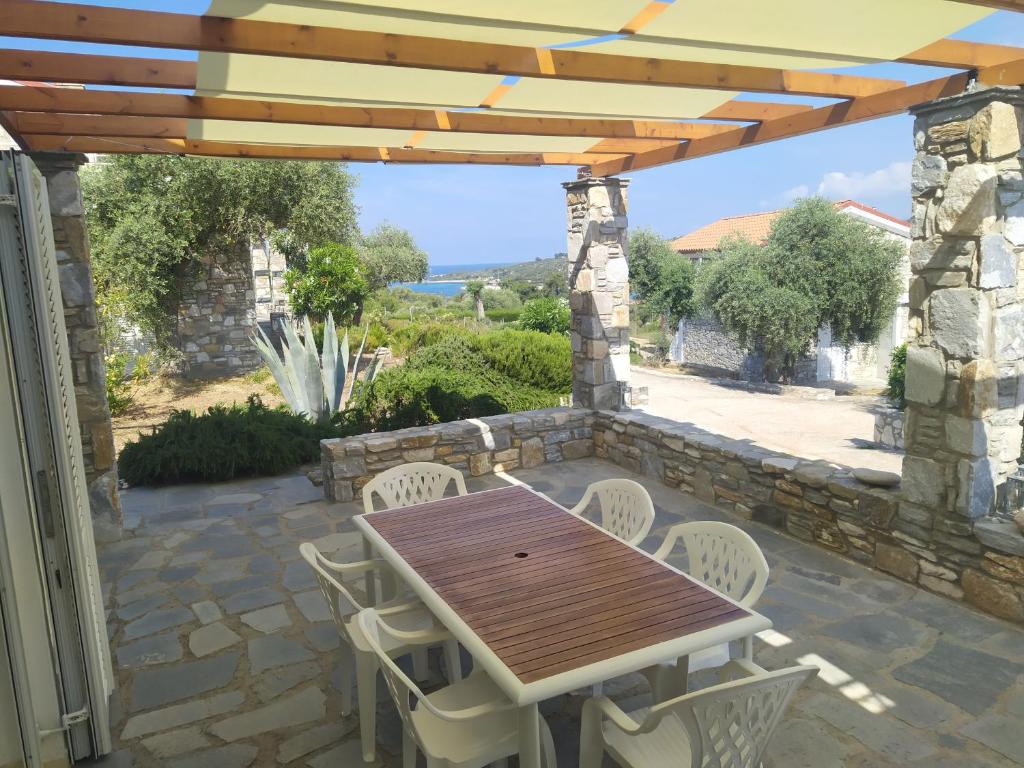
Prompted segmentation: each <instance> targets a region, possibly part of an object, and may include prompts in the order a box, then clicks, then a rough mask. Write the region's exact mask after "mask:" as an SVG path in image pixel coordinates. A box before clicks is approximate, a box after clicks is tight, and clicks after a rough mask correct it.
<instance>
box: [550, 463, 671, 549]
mask: <svg viewBox="0 0 1024 768" xmlns="http://www.w3.org/2000/svg"><path fill="white" fill-rule="evenodd" d="M594 496H597V501H598V503H599V504H600V506H601V527H602V528H604V529H605V530H606V531H608V533H610V534H612V535H613V536H618V537H619V538H620V539H622V540H623V541H625V542H626V543H627V544H633V545H634V546H635V545H637V544H639V543H640V542H641V541H643V540H644V538H645V537H646V536H647V534H648V533H649V532H650V530H651V526H652V525H654V502H653V501H651V496H650V494H649V493H647V489H646V488H644V487H643V486H642V485H640V483H638V482H636V481H634V480H624V479H619V480H600V481H598V482H596V483H591V484H590V485H589V486H588V487H587V491H586V493H584V494H583V498H582V499H580V503H579V504H577V505H576V506H575V507H573V508H572V509H570V510H569V511H570V512H572V513H573V514H574V515H581V514H583V512H584V511H586V509H587V507H588V506H590V501H591V499H593V498H594Z"/></svg>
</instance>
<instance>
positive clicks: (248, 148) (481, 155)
mask: <svg viewBox="0 0 1024 768" xmlns="http://www.w3.org/2000/svg"><path fill="white" fill-rule="evenodd" d="M25 140H26V141H27V142H28V145H29V147H30V148H31V149H32V150H35V151H54V152H95V153H99V154H165V155H166V154H172V155H198V156H201V157H233V158H243V159H258V160H325V161H339V162H352V163H378V162H392V163H421V164H430V163H456V164H458V163H464V164H470V165H536V166H539V165H591V164H592V163H595V162H597V161H599V160H605V159H608V158H609V157H612V156H610V155H595V154H589V153H570V152H532V153H505V154H500V153H487V152H437V151H433V150H426V149H403V148H399V147H395V148H391V147H306V146H301V147H298V146H279V145H274V144H232V143H229V142H220V141H197V140H192V139H158V138H150V137H117V138H107V137H102V136H45V135H26V136H25Z"/></svg>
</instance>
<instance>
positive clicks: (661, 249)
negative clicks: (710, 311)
mask: <svg viewBox="0 0 1024 768" xmlns="http://www.w3.org/2000/svg"><path fill="white" fill-rule="evenodd" d="M629 281H630V283H629V284H630V288H631V289H632V291H633V293H634V294H635V295H636V297H637V298H638V299H640V301H641V302H642V310H643V314H644V315H646V316H647V317H658V318H661V320H662V321H663V322H664V324H665V325H671V326H675V325H676V324H677V323H678V322H679V321H680V320H681V319H682V318H684V317H689V316H690V315H692V314H693V310H694V304H693V282H694V276H693V265H692V264H690V260H689V259H687V258H686V257H684V256H681V255H680V254H678V253H676V252H675V251H674V250H672V246H671V245H670V244H669V242H668V241H667V240H665V239H664V238H662V237H659V236H658V235H657V234H656V233H654V232H652V231H651V230H649V229H637V230H634V231H633V232H632V233H631V234H630V237H629Z"/></svg>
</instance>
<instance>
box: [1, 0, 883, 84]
mask: <svg viewBox="0 0 1024 768" xmlns="http://www.w3.org/2000/svg"><path fill="white" fill-rule="evenodd" d="M0 29H2V30H3V32H4V34H6V35H11V36H14V37H34V38H43V39H56V40H72V41H77V42H92V43H113V44H121V45H137V46H145V47H154V48H172V49H185V50H201V51H220V52H230V53H249V54H259V55H266V56H286V57H290V58H305V59H321V60H326V61H342V62H354V63H360V64H377V65H382V66H398V67H414V68H418V69H437V70H448V71H457V72H476V73H482V74H492V75H493V74H500V75H511V76H523V77H538V78H547V79H560V80H581V81H591V82H606V83H620V84H643V85H660V86H669V87H688V88H709V89H716V90H727V91H749V92H765V93H792V94H805V95H811V96H829V97H835V98H856V97H859V96H865V95H870V94H875V93H880V92H883V91H887V90H890V89H892V88H895V87H899V86H901V85H903V83H902V82H900V81H894V80H881V79H876V78H867V77H858V76H853V75H836V74H824V73H818V72H806V71H798V70H784V69H772V68H766V67H745V66H735V65H728V64H707V63H702V62H691V61H676V60H669V59H650V58H644V57H638V56H619V55H609V54H601V53H589V52H580V51H576V50H567V49H555V50H552V49H546V48H529V47H524V46H512V45H496V44H490V43H475V42H464V41H457V40H442V39H438V38H430V37H419V36H413V35H395V34H385V33H379V32H365V31H356V30H347V29H334V28H328V27H310V26H304V25H300V24H287V23H282V22H269V21H253V20H250V19H228V18H220V17H212V16H192V15H185V14H177V13H163V12H155V11H137V10H127V9H122V8H102V7H97V6H89V5H76V4H70V3H50V2H39V1H38V0H5V2H3V3H0Z"/></svg>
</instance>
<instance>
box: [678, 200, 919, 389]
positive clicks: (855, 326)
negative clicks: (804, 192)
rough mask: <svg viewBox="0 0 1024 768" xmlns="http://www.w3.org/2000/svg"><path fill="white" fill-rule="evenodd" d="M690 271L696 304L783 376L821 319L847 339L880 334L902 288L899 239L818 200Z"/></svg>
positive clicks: (731, 242) (726, 245)
mask: <svg viewBox="0 0 1024 768" xmlns="http://www.w3.org/2000/svg"><path fill="white" fill-rule="evenodd" d="M718 252H719V253H718V255H717V256H716V257H713V258H711V259H709V260H708V261H707V262H706V263H705V264H704V265H703V266H702V267H701V268H700V270H699V272H698V276H697V291H696V293H697V299H698V302H699V303H700V304H701V305H703V306H704V307H706V308H707V309H709V310H710V311H711V312H712V313H713V314H714V315H715V317H717V318H718V320H719V321H720V322H721V323H722V325H723V326H724V327H725V328H726V329H727V330H729V331H731V332H732V333H734V334H735V335H736V336H737V337H738V339H739V341H740V343H741V344H744V345H745V346H748V347H752V348H755V349H758V350H760V351H761V352H763V354H764V357H765V371H764V372H765V375H766V377H768V378H771V379H776V378H781V379H783V380H786V379H788V378H790V377H791V376H792V372H793V367H794V365H795V363H796V360H797V358H798V356H799V355H800V354H801V353H803V352H804V351H806V350H807V349H808V348H809V346H810V345H811V344H812V343H813V341H814V339H815V337H816V334H817V331H818V328H820V327H821V326H823V325H825V324H826V323H827V324H828V325H829V326H830V327H831V329H832V337H833V338H834V339H835V340H836V341H837V342H839V343H840V344H843V345H846V346H849V345H852V344H854V343H855V342H874V341H877V339H878V336H879V334H880V333H881V331H882V329H883V328H884V327H885V325H886V323H888V321H889V319H890V318H891V317H892V313H893V310H894V309H895V307H896V300H897V297H898V296H899V291H900V287H899V279H898V272H899V264H900V260H901V258H902V245H901V244H900V243H899V242H897V241H895V240H892V239H890V238H887V237H886V236H885V235H884V234H883V233H882V232H881V231H879V230H878V229H876V228H875V227H871V226H869V225H867V224H865V223H864V222H862V221H858V220H857V219H854V218H852V217H850V216H846V215H844V214H841V213H839V212H838V211H836V209H835V207H834V206H833V205H832V203H830V202H829V201H827V200H824V199H822V198H808V199H806V200H801V201H799V202H798V203H797V204H796V205H795V206H793V207H792V208H791V209H789V210H788V211H786V212H785V213H783V214H782V215H781V216H780V217H779V218H778V219H776V220H775V223H774V224H773V226H772V229H771V232H770V233H769V235H768V238H767V240H766V241H765V242H764V244H763V245H761V244H755V243H750V242H748V241H745V240H743V239H741V238H729V239H727V240H725V241H724V242H722V243H721V244H720V245H719V248H718Z"/></svg>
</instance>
